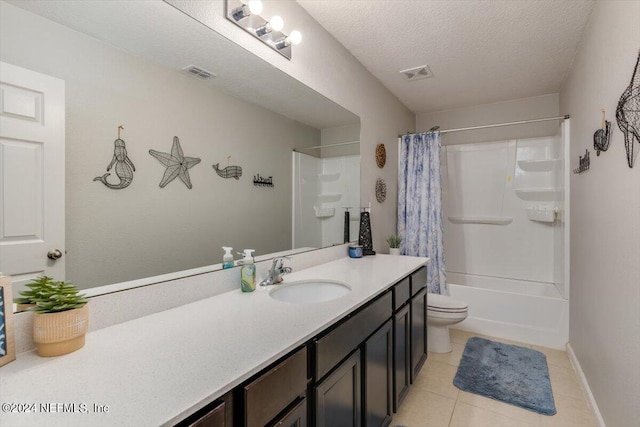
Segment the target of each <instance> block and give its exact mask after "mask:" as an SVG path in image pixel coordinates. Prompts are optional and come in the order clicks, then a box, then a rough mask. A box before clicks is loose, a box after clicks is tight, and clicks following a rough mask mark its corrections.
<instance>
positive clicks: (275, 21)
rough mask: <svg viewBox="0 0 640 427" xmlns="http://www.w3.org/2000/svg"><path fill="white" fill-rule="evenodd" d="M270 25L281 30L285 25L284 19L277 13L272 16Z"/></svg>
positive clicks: (275, 29) (276, 29)
mask: <svg viewBox="0 0 640 427" xmlns="http://www.w3.org/2000/svg"><path fill="white" fill-rule="evenodd" d="M269 25H270V26H271V29H273V30H274V31H281V30H282V28H283V27H284V21H283V20H282V18H280V17H279V16H278V15H275V16H273V17H272V18H271V21H269Z"/></svg>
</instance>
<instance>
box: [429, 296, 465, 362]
mask: <svg viewBox="0 0 640 427" xmlns="http://www.w3.org/2000/svg"><path fill="white" fill-rule="evenodd" d="M468 311H469V307H468V305H467V303H466V302H464V301H460V300H458V299H454V298H451V297H448V296H446V295H438V294H431V293H429V294H427V346H428V349H429V351H431V352H433V353H449V352H450V351H451V339H450V338H449V326H450V325H455V324H456V323H460V322H462V321H463V320H464V319H466V318H467V314H468Z"/></svg>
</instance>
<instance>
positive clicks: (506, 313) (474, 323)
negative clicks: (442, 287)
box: [447, 272, 569, 350]
mask: <svg viewBox="0 0 640 427" xmlns="http://www.w3.org/2000/svg"><path fill="white" fill-rule="evenodd" d="M447 281H448V283H449V291H450V293H451V297H453V298H455V299H460V300H463V301H465V302H467V303H468V305H469V316H468V317H467V319H466V320H465V321H463V322H462V323H459V324H457V325H456V329H462V330H465V331H470V332H475V333H479V334H486V335H492V336H495V337H499V338H505V339H510V340H514V341H521V342H526V343H530V344H536V345H542V346H545V347H552V348H557V349H562V350H564V348H565V345H566V342H567V338H566V337H567V336H568V330H569V301H568V300H566V299H564V298H562V296H561V295H560V293H559V292H558V289H557V288H556V286H555V285H554V284H553V283H543V282H531V281H524V280H514V279H502V278H497V277H488V276H476V275H471V274H458V273H451V272H447Z"/></svg>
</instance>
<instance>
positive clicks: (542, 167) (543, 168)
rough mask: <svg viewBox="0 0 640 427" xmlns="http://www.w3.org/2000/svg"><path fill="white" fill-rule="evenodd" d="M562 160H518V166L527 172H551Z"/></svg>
mask: <svg viewBox="0 0 640 427" xmlns="http://www.w3.org/2000/svg"><path fill="white" fill-rule="evenodd" d="M558 163H560V159H548V160H518V166H520V169H522V170H523V171H525V172H551V171H552V170H553V169H554V167H555V166H556V165H557V164H558Z"/></svg>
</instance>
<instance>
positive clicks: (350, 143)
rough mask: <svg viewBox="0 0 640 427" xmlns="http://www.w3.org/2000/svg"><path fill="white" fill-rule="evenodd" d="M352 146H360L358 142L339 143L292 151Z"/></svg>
mask: <svg viewBox="0 0 640 427" xmlns="http://www.w3.org/2000/svg"><path fill="white" fill-rule="evenodd" d="M353 144H360V141H351V142H341V143H339V144H327V145H314V146H313V147H300V148H294V149H293V151H298V150H311V149H317V148H328V147H339V146H341V145H353Z"/></svg>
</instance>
